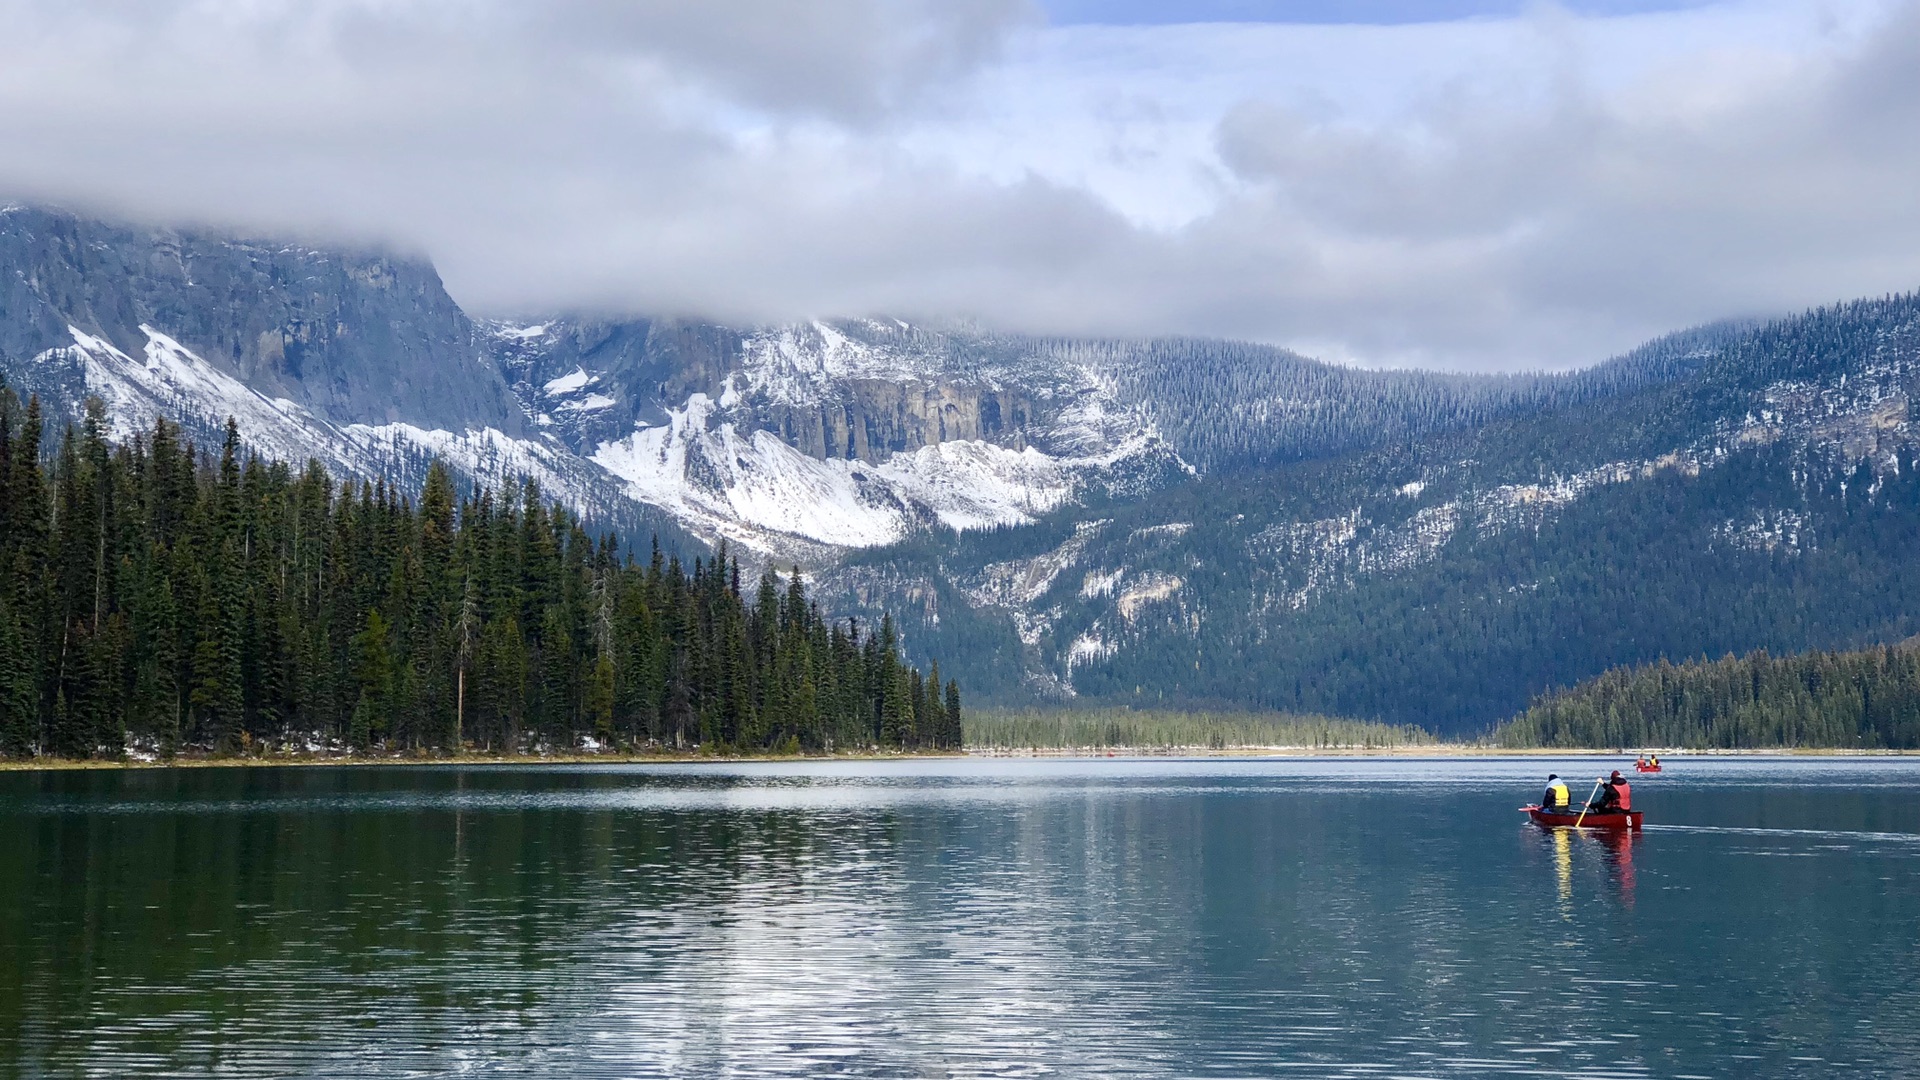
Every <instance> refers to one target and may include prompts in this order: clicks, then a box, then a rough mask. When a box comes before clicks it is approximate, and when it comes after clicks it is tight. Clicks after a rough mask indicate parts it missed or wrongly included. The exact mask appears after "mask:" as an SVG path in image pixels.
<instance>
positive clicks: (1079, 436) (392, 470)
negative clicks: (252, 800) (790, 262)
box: [0, 207, 1186, 564]
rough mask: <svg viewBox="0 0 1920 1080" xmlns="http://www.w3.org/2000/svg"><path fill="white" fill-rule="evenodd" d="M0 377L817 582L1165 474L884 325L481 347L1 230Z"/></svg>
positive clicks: (367, 282) (146, 420)
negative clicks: (917, 544) (477, 492)
mask: <svg viewBox="0 0 1920 1080" xmlns="http://www.w3.org/2000/svg"><path fill="white" fill-rule="evenodd" d="M0 268H4V269H10V270H11V271H12V272H11V273H9V274H5V275H4V276H0V363H4V366H5V368H6V370H7V374H8V376H9V378H10V379H11V380H12V381H13V383H14V384H15V385H16V387H18V388H20V389H23V390H26V391H31V392H39V393H41V394H43V396H45V397H47V398H48V399H49V401H51V402H54V403H55V404H57V405H62V406H63V407H65V408H66V409H67V410H68V412H69V414H70V415H71V414H74V413H75V412H77V407H78V403H79V402H80V401H81V400H82V399H83V398H85V397H88V396H93V397H98V398H99V399H101V400H102V401H103V402H104V403H105V404H106V406H107V410H108V413H109V416H110V418H111V422H112V424H113V427H114V430H115V432H116V433H117V434H119V435H120V436H123V437H124V436H130V435H132V434H134V433H135V432H136V431H137V430H140V429H144V428H145V427H147V426H149V425H150V424H151V422H152V418H153V417H154V416H156V415H164V416H167V417H169V418H171V419H174V420H176V421H179V422H181V423H183V424H184V425H186V427H187V428H188V430H189V432H190V433H191V434H192V435H194V437H196V438H199V439H201V440H202V441H203V442H204V441H208V440H211V439H215V438H217V437H218V434H217V433H218V431H219V429H220V427H221V426H222V425H223V424H224V422H225V420H226V419H227V418H228V417H232V418H234V419H236V420H237V421H238V423H239V426H240V428H241V430H242V432H243V433H244V434H245V437H246V438H247V439H248V440H249V441H250V442H251V443H252V444H253V446H254V447H255V449H257V450H259V451H260V452H262V453H264V454H267V455H270V456H274V457H281V458H287V459H290V460H295V461H298V460H302V459H304V458H306V457H309V456H312V457H317V458H319V459H321V460H322V461H323V462H325V463H326V464H328V465H329V466H330V467H332V468H333V469H334V470H335V471H337V472H339V473H341V474H343V475H347V476H359V477H367V478H372V477H375V476H382V475H384V476H389V477H394V478H397V479H402V480H405V479H406V478H407V477H409V476H412V475H414V474H415V473H417V471H418V469H419V468H420V467H421V466H422V465H423V463H424V462H425V461H426V460H428V459H430V458H433V457H438V458H440V459H442V460H444V461H446V462H447V463H448V464H449V465H450V466H452V467H454V468H455V469H456V470H457V471H459V472H461V473H463V474H465V475H466V476H468V477H469V478H471V479H472V480H474V481H475V482H478V483H483V484H488V485H492V486H495V487H498V486H501V485H505V484H512V483H515V482H517V480H518V478H520V477H522V476H525V477H531V478H532V479H534V480H536V481H538V482H539V483H540V485H541V487H542V488H543V489H544V490H545V491H546V492H547V493H548V494H549V495H551V496H554V497H556V498H559V499H561V500H563V501H565V502H568V503H570V504H572V505H573V506H574V507H575V508H576V509H577V510H579V511H580V512H582V513H585V514H589V515H591V516H593V517H595V518H596V519H599V520H601V521H603V522H605V523H609V524H613V525H615V526H617V527H622V528H625V529H627V530H629V531H632V530H635V529H645V528H649V527H653V528H657V527H660V526H661V525H662V524H663V523H665V522H672V523H674V524H676V525H678V526H681V527H684V528H686V529H688V530H691V531H692V532H693V533H694V534H695V535H697V536H699V537H701V538H703V539H705V540H707V541H709V542H715V541H719V540H723V539H724V540H727V541H730V542H731V543H733V544H734V545H735V546H736V547H737V548H740V549H744V550H745V551H746V552H748V553H749V554H750V555H751V556H754V557H758V558H763V559H771V558H779V559H781V560H790V559H791V560H799V561H804V562H807V563H809V564H823V563H828V562H831V561H833V560H834V559H835V558H836V557H837V555H838V554H839V553H842V552H845V551H848V550H852V549H857V548H863V547H872V546H876V545H882V544H888V543H892V542H895V541H897V540H900V539H902V538H904V537H905V536H907V535H909V534H911V533H912V532H914V531H915V530H918V529H923V528H928V527H935V526H943V527H946V528H951V529H958V530H968V529H980V528H987V527H993V526H1003V525H1017V524H1024V523H1027V522H1031V521H1032V520H1034V519H1035V517H1036V516H1037V515H1040V514H1044V513H1047V512H1049V511H1053V510H1056V509H1058V508H1059V507H1061V506H1063V505H1067V504H1070V503H1073V502H1075V501H1078V500H1082V499H1084V498H1088V497H1109V496H1113V495H1124V494H1127V493H1131V492H1139V491H1143V490H1147V489H1150V488H1152V487H1153V486H1155V485H1157V484H1162V483H1166V482H1169V481H1171V480H1175V479H1178V478H1179V477H1180V476H1182V475H1184V474H1185V471H1186V467H1185V465H1184V464H1183V463H1182V462H1181V461H1180V459H1179V457H1178V455H1177V454H1176V453H1175V452H1174V451H1173V449H1172V448H1171V447H1170V446H1169V445H1168V444H1167V443H1166V441H1165V440H1164V439H1162V438H1161V437H1160V436H1159V434H1158V432H1157V431H1156V429H1155V426H1154V423H1153V420H1152V418H1151V416H1150V415H1149V413H1148V411H1147V410H1145V409H1143V408H1140V407H1138V406H1137V405H1128V404H1125V403H1123V402H1122V401H1121V400H1120V397H1119V395H1118V393H1117V392H1116V390H1115V384H1114V381H1113V379H1112V377H1111V375H1110V373H1109V372H1107V371H1105V370H1103V369H1102V368H1101V366H1100V365H1098V364H1096V363H1092V362H1081V363H1062V362H1060V360H1059V358H1058V357H1054V356H1049V355H1046V354H1045V352H1044V350H1041V349H1038V348H1036V347H1034V346H1032V345H1031V344H1025V345H1021V344H1011V343H1009V342H1008V341H1005V340H1001V339H996V338H993V337H990V336H987V335H981V334H976V333H968V332H964V331H952V332H938V331H927V330H922V329H919V328H915V327H911V326H908V325H906V324H904V323H895V322H881V321H865V322H837V323H828V322H813V323H808V324H804V325H798V326H790V327H776V328H762V329H748V330H739V329H734V328H728V327H720V326H712V325H703V324H697V323H683V322H674V321H667V320H631V321H624V322H594V321H590V320H579V319H558V318H554V319H545V320H540V321H536V322H528V323H487V324H475V323H474V322H473V321H471V320H470V319H468V318H467V316H466V315H465V313H463V312H462V311H461V310H460V309H459V307H458V305H456V304H455V303H454V302H453V300H452V299H451V298H450V297H448V296H447V295H446V293H445V290H444V289H443V288H442V287H441V285H440V281H439V278H438V276H437V275H436V274H435V273H434V271H433V268H432V267H431V266H429V265H427V264H425V263H422V262H418V261H414V260H408V259H403V258H397V257H394V256H391V255H388V254H384V253H377V252H373V253H353V252H333V251H327V250H321V249H317V248H313V247H309V246H306V245H300V244H289V243H284V242H278V241H261V240H247V239H240V238H233V237H223V236H218V235H211V234H198V233H186V232H175V231H169V230H143V229H138V228H132V227H124V226H117V225H112V224H107V223H102V222H98V221H92V220H88V219H85V218H80V217H75V216H73V215H68V214H63V213H58V212H52V211H45V210H37V209H30V208H22V207H9V208H7V209H6V210H5V211H4V212H0Z"/></svg>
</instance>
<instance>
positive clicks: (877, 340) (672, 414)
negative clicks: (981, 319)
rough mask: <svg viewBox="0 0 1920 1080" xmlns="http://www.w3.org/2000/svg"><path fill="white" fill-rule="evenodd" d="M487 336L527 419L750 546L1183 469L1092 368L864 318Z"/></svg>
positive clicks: (810, 556) (846, 539)
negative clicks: (743, 327) (744, 327)
mask: <svg viewBox="0 0 1920 1080" xmlns="http://www.w3.org/2000/svg"><path fill="white" fill-rule="evenodd" d="M490 329H491V332H492V335H493V338H494V340H495V341H496V342H497V343H498V347H499V349H500V355H501V357H502V368H503V370H505V371H506V372H507V373H508V374H509V377H510V378H511V379H512V380H513V383H514V386H515V389H516V391H517V392H518V393H519V395H520V398H521V401H522V404H523V407H524V408H525V410H526V412H527V414H528V415H529V416H530V417H532V418H533V420H534V422H535V424H536V425H537V426H538V427H539V428H540V429H541V430H542V431H545V432H547V433H550V434H553V435H555V436H556V437H558V438H560V439H562V440H563V441H565V442H566V443H567V444H568V445H569V446H570V447H571V448H572V449H573V450H574V451H575V452H576V453H578V454H580V455H581V456H582V457H583V458H585V459H587V460H590V461H592V462H594V463H595V464H597V465H599V466H600V467H601V468H603V469H605V470H606V472H607V473H608V474H610V475H612V476H614V477H617V478H618V479H619V480H620V481H621V482H622V483H623V484H624V488H623V490H624V491H625V492H626V493H627V494H628V495H629V496H630V497H631V498H633V499H635V500H636V501H638V502H641V503H645V504H647V505H651V506H656V507H659V508H661V509H663V510H667V511H669V512H671V513H672V514H674V515H675V516H676V517H677V518H678V519H679V520H680V521H682V522H683V523H684V524H686V525H687V526H688V527H689V528H691V529H693V530H694V531H695V532H697V533H699V534H701V535H704V536H707V537H710V538H716V539H717V538H725V539H727V540H729V541H731V542H732V543H734V544H736V545H738V546H742V547H745V548H747V549H749V550H753V551H758V552H761V553H764V554H767V555H772V556H779V557H791V556H796V555H798V556H800V557H803V558H805V559H807V560H808V561H817V560H819V559H821V558H823V557H826V556H830V554H831V552H832V551H834V550H844V549H848V548H862V547H873V546H878V545H883V544H889V543H893V542H896V541H898V540H900V539H902V538H904V537H905V536H907V535H908V534H909V533H911V532H913V531H914V530H915V529H918V528H923V527H927V526H933V525H938V526H944V527H946V528H950V529H955V530H963V531H964V530H969V529H982V528H991V527H995V526H1004V525H1020V524H1027V523H1030V522H1032V521H1033V520H1034V519H1035V518H1036V517H1037V516H1038V515H1040V514H1044V513H1047V512H1049V511H1052V510H1055V509H1057V508H1059V507H1061V506H1063V505H1066V504H1069V503H1072V502H1074V501H1076V500H1078V499H1081V498H1083V497H1085V496H1087V495H1089V494H1098V495H1101V496H1112V495H1123V494H1126V493H1130V492H1139V491H1144V490H1147V489H1150V488H1151V487H1153V486H1155V485H1157V484H1163V483H1166V482H1169V481H1171V480H1174V479H1177V478H1178V477H1179V476H1181V475H1183V474H1184V473H1185V472H1186V471H1187V469H1186V466H1185V464H1184V463H1182V462H1181V461H1180V460H1179V457H1178V455H1177V454H1175V453H1174V451H1173V449H1172V448H1171V447H1170V446H1169V445H1168V444H1167V443H1166V441H1165V440H1164V439H1162V438H1161V437H1160V436H1159V434H1158V433H1157V431H1156V430H1155V428H1154V426H1153V423H1152V421H1151V419H1150V418H1149V417H1148V416H1147V414H1146V413H1145V412H1144V411H1143V410H1140V409H1137V408H1130V407H1127V406H1124V405H1122V404H1121V402H1120V401H1119V398H1118V395H1117V394H1116V393H1115V391H1114V389H1113V387H1112V384H1111V380H1108V379H1104V378H1103V374H1104V373H1103V372H1102V371H1100V370H1099V369H1098V368H1097V367H1095V366H1093V365H1091V364H1083V365H1077V366H1075V365H1061V364H1059V363H1057V362H1054V360H1053V358H1051V357H1047V356H1045V355H1043V354H1041V353H1039V352H1037V351H1034V350H1019V349H1009V348H1007V347H1005V346H1004V345H1003V344H1001V343H999V342H996V341H994V340H993V339H990V338H986V337H984V336H981V335H969V334H965V333H960V332H939V331H928V330H922V329H917V328H915V327H911V326H908V325H907V324H905V323H899V322H892V323H889V322H881V321H877V320H863V321H843V322H831V323H830V322H825V321H816V322H811V323H807V324H803V325H797V326H787V327H777V328H767V329H758V330H751V331H745V332H738V331H732V330H727V329H723V328H717V327H688V326H684V325H680V324H675V323H666V322H644V323H625V324H614V325H606V324H591V323H577V322H573V321H568V320H547V321H543V322H538V323H533V324H528V325H519V324H510V323H496V324H492V325H491V327H490ZM663 375H667V376H668V377H666V378H663V377H662V376H663Z"/></svg>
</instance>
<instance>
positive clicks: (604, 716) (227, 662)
mask: <svg viewBox="0 0 1920 1080" xmlns="http://www.w3.org/2000/svg"><path fill="white" fill-rule="evenodd" d="M41 426H42V418H41V414H40V409H39V404H38V402H37V401H34V402H31V403H29V404H28V405H26V406H25V407H24V408H23V407H22V406H21V405H20V404H19V402H18V400H17V399H16V398H15V397H14V396H13V395H12V394H11V392H8V391H4V390H0V552H4V553H5V561H4V564H3V565H4V573H5V579H4V582H3V583H0V752H3V753H4V754H5V755H7V756H13V757H21V756H29V755H43V756H44V755H51V756H60V757H93V756H105V757H116V756H119V755H121V754H123V753H126V752H127V751H128V750H129V748H132V749H134V750H136V751H142V752H151V753H155V754H159V755H171V754H174V753H177V752H181V751H184V750H195V751H204V752H214V753H232V752H241V751H245V750H248V749H255V748H262V747H265V746H274V747H278V748H283V749H285V748H294V749H331V748H340V747H346V748H352V749H356V750H358V749H367V748H375V747H378V748H384V749H386V750H389V751H394V750H418V749H429V748H432V749H443V748H451V747H455V746H460V745H462V744H464V745H466V746H470V747H475V748H481V749H489V750H522V749H541V748H553V749H562V750H566V749H572V748H576V747H580V746H582V745H587V744H588V743H587V740H592V744H593V745H598V746H629V747H631V746H634V745H637V744H656V745H664V746H669V747H691V746H693V745H694V744H699V745H701V746H703V747H706V748H709V749H712V748H720V749H726V748H735V749H752V748H785V749H788V750H800V749H808V750H830V749H834V748H845V747H866V746H870V745H882V746H892V747H929V748H944V747H955V746H958V745H959V742H960V716H959V707H960V703H959V688H958V686H957V684H955V683H954V682H951V681H949V682H946V683H945V684H944V685H942V682H941V678H940V674H939V669H938V666H937V665H936V666H935V667H934V669H933V671H932V672H930V673H929V674H927V675H924V676H923V675H922V673H921V672H920V671H918V670H916V669H913V668H910V667H907V666H905V665H903V664H902V662H901V661H900V658H899V656H898V654H897V650H896V647H895V639H894V634H893V630H892V627H891V624H890V623H885V622H883V623H882V624H881V625H880V627H879V628H878V629H877V630H872V629H864V628H862V627H860V626H858V625H856V624H853V623H851V622H835V623H833V624H831V625H829V623H828V622H827V621H826V620H824V619H823V618H822V617H821V614H820V612H819V609H818V608H817V607H816V606H815V604H814V603H813V602H812V601H810V600H809V598H808V597H807V595H806V593H805V590H804V588H803V587H802V585H801V583H800V579H799V576H798V575H797V574H796V575H794V576H793V577H792V578H791V579H789V581H788V582H787V583H786V585H785V587H784V588H783V587H781V586H780V584H779V582H777V581H776V579H775V578H774V577H773V576H772V575H771V574H768V575H765V576H763V577H761V579H760V580H759V582H758V586H757V590H755V592H754V593H753V594H752V595H751V596H747V595H743V593H742V588H741V581H740V567H739V565H738V563H737V562H735V561H733V560H731V559H729V558H728V556H727V554H726V552H725V550H724V549H722V550H721V551H720V552H719V553H718V554H716V555H715V556H714V557H712V558H709V559H698V558H697V559H695V560H694V561H693V565H692V566H691V568H686V567H683V566H682V565H681V564H680V562H679V560H678V559H677V558H672V559H663V558H662V556H661V554H660V551H659V548H658V545H655V548H654V553H653V557H652V559H651V560H650V561H649V562H646V563H636V562H635V561H634V560H633V558H632V557H631V555H629V554H626V553H624V552H623V550H622V548H621V546H620V544H619V543H618V541H617V539H616V538H615V537H613V536H610V535H602V536H599V537H594V536H590V535H589V534H588V533H587V532H586V530H585V529H584V528H583V527H582V525H581V523H580V522H579V520H577V519H576V518H575V517H574V516H572V515H571V514H569V513H568V512H567V511H566V510H564V509H562V508H560V507H558V506H554V505H549V504H547V503H546V502H544V501H543V500H542V498H541V496H540V492H539V490H538V489H537V488H536V487H535V486H534V485H533V484H532V483H531V482H528V483H526V484H525V485H524V486H523V487H522V488H520V489H519V490H512V491H504V492H493V491H488V490H481V491H479V492H477V493H473V494H471V495H470V496H468V497H464V498H463V497H461V496H460V495H459V494H458V493H457V492H456V490H455V487H454V485H453V483H452V481H451V479H450V477H449V474H448V472H447V471H446V470H445V469H443V468H439V467H437V466H436V467H433V468H431V469H430V470H429V471H428V473H427V476H426V478H425V482H424V485H423V487H422V488H421V490H420V492H419V495H418V499H417V501H415V500H414V499H413V498H411V497H410V496H409V495H408V494H407V493H404V492H402V491H401V490H399V489H398V488H397V487H392V486H388V485H386V484H385V483H376V484H368V483H364V482H362V483H354V482H346V483H337V482H336V481H335V479H334V478H333V477H330V476H329V475H328V474H327V472H326V471H325V470H324V469H323V468H322V467H321V466H320V465H319V464H318V463H309V464H308V465H307V466H306V467H305V468H304V469H303V470H300V471H295V470H294V469H293V468H291V467H289V465H288V464H286V463H285V462H277V461H265V460H262V459H261V458H259V457H258V456H253V455H248V454H246V453H244V451H243V449H242V442H241V439H242V433H241V432H240V431H239V430H238V429H237V427H235V426H233V425H232V424H229V426H228V429H227V434H226V439H225V444H224V446H222V447H221V448H220V450H219V451H218V453H217V454H214V455H207V454H202V453H200V452H198V451H197V450H196V448H195V447H193V446H192V445H190V444H185V443H183V441H182V439H181V433H180V430H179V429H178V428H177V427H175V426H174V425H173V424H171V423H169V422H167V421H165V420H159V421H157V422H156V423H154V425H153V426H152V428H151V429H150V430H149V431H148V432H147V433H145V434H143V435H141V436H138V437H136V438H133V439H129V440H126V441H123V442H120V443H119V444H117V445H116V444H113V443H110V442H109V441H108V440H107V438H106V437H105V432H106V419H105V417H104V415H103V414H102V412H101V410H100V408H99V406H98V404H97V403H95V405H94V407H93V408H91V409H90V410H89V412H88V414H87V418H86V422H85V423H84V424H83V425H82V426H81V427H79V428H78V429H75V428H71V427H70V428H68V429H67V430H66V432H65V435H64V437H63V438H62V439H61V440H60V442H59V446H58V448H57V450H56V452H55V453H54V454H52V455H50V460H43V455H42V453H41Z"/></svg>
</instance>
